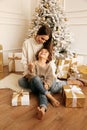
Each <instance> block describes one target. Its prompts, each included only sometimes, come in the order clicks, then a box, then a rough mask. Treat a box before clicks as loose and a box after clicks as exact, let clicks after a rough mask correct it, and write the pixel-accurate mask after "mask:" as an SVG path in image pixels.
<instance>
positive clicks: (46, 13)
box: [28, 0, 72, 57]
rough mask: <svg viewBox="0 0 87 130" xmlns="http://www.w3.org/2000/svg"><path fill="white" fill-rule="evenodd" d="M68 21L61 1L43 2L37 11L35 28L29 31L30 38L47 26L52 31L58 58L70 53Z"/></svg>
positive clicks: (49, 0)
mask: <svg viewBox="0 0 87 130" xmlns="http://www.w3.org/2000/svg"><path fill="white" fill-rule="evenodd" d="M67 21H68V19H67V17H66V15H65V13H64V9H63V7H62V6H61V1H60V0H59V1H58V0H41V1H40V3H39V6H38V7H36V9H35V13H34V15H33V20H32V25H33V26H32V28H30V29H29V31H28V36H29V37H31V36H32V35H35V34H36V32H37V31H38V28H39V27H40V26H41V25H42V24H47V25H48V26H49V27H51V29H52V32H53V33H52V41H53V45H54V50H55V51H54V55H55V56H57V57H58V56H59V55H63V54H64V52H67V51H69V49H70V45H71V42H72V37H71V33H70V32H69V26H68V23H67ZM30 26H31V25H30ZM68 54H69V53H68Z"/></svg>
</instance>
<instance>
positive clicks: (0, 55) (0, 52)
mask: <svg viewBox="0 0 87 130" xmlns="http://www.w3.org/2000/svg"><path fill="white" fill-rule="evenodd" d="M2 71H3V54H2V45H0V72H2Z"/></svg>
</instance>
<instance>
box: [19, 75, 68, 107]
mask: <svg viewBox="0 0 87 130" xmlns="http://www.w3.org/2000/svg"><path fill="white" fill-rule="evenodd" d="M18 83H19V85H20V86H21V87H23V88H27V89H31V91H32V92H33V93H35V94H37V95H38V97H39V104H40V107H42V106H44V107H45V108H46V109H47V106H48V99H47V96H46V93H57V92H59V91H60V90H61V88H62V86H63V85H65V84H66V82H64V81H62V82H56V80H54V81H53V84H52V86H51V87H50V89H49V91H48V90H46V89H45V88H44V87H43V82H42V81H41V79H40V78H39V77H38V76H35V77H34V78H32V79H31V80H30V81H28V79H26V78H25V77H23V78H21V79H19V81H18Z"/></svg>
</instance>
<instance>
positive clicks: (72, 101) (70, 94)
mask: <svg viewBox="0 0 87 130" xmlns="http://www.w3.org/2000/svg"><path fill="white" fill-rule="evenodd" d="M63 98H64V104H65V106H66V107H84V103H85V95H84V93H83V92H82V90H81V88H79V87H78V86H76V85H66V86H63Z"/></svg>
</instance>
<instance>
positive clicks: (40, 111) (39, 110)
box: [37, 107, 45, 120]
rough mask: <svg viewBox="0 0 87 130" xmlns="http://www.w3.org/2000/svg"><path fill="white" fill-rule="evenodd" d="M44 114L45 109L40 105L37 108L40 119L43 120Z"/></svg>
mask: <svg viewBox="0 0 87 130" xmlns="http://www.w3.org/2000/svg"><path fill="white" fill-rule="evenodd" d="M44 114H45V110H44V109H43V108H40V107H38V108H37V118H38V119H39V120H42V118H43V116H44Z"/></svg>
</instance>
